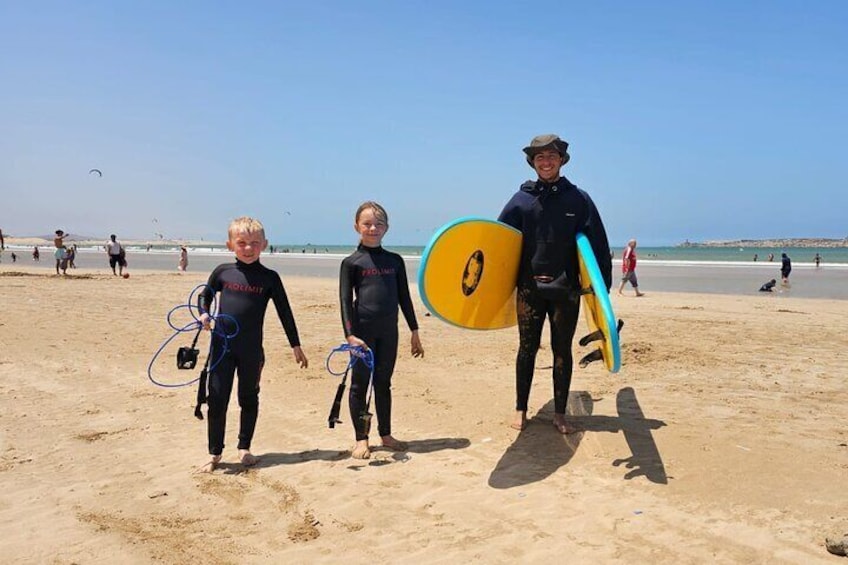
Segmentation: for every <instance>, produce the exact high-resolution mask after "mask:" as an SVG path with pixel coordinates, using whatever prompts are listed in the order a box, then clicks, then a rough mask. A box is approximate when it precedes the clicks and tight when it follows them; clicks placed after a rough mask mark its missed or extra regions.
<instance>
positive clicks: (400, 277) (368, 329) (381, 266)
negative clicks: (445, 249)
mask: <svg viewBox="0 0 848 565" xmlns="http://www.w3.org/2000/svg"><path fill="white" fill-rule="evenodd" d="M339 298H340V300H341V308H342V326H343V327H344V332H345V337H349V336H351V335H355V336H356V337H358V338H360V339H361V340H363V341H364V342H365V343H367V344H368V347H369V348H370V349H371V350H372V351H373V352H374V382H373V386H374V405H375V408H376V411H377V423H378V431H379V433H380V436H381V437H382V436H388V435H391V434H392V422H391V416H392V392H391V386H392V381H391V379H392V373H393V372H394V369H395V360H396V359H397V349H398V306H400V309H401V311H403V316H404V318H406V324H407V325H408V326H409V329H410V330H411V331H415V330H417V329H418V322H417V321H416V319H415V310H414V308H413V306H412V298H411V297H410V296H409V284H408V282H407V278H406V265H405V264H404V262H403V258H402V257H401V256H400V255H398V254H397V253H392V252H391V251H386V250H385V249H383V248H382V247H366V246H364V245H359V247H358V248H357V249H356V251H355V252H354V253H353V254H351V255H349V256H348V257H345V259H344V260H343V261H342V266H341V273H340V275H339ZM369 380H370V374H369V370H368V368H367V367H366V366H365V364H364V363H356V364H355V365H354V366H353V376H352V377H351V383H350V395H349V397H348V404H349V407H350V414H351V419H352V420H353V422H354V429H355V431H356V440H357V441H361V440H364V439H368V432H367V425H366V424H365V421H364V420H363V419H362V418H361V417H360V416H361V415H362V414H363V413H364V412H366V410H367V395H368V383H369Z"/></svg>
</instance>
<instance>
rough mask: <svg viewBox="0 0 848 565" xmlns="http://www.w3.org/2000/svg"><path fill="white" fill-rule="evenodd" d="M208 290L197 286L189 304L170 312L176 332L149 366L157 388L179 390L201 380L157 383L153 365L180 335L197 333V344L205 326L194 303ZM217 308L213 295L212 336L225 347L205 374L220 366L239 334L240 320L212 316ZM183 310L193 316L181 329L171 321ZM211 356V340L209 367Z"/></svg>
mask: <svg viewBox="0 0 848 565" xmlns="http://www.w3.org/2000/svg"><path fill="white" fill-rule="evenodd" d="M206 288H208V285H206V284H201V285H197V286H196V287H195V288H194V290H192V291H191V294H189V295H188V303H186V304H180V305H178V306H174V307H173V308H171V310H170V311H169V312H168V315H167V317H166V320H167V322H168V325H169V326H170V327H171V329H172V330H174V333H173V334H172V335H171V337H169V338H168V339H166V340H165V341H164V342H163V343H162V345H160V346H159V349H158V350H156V353H154V354H153V358H152V359H151V360H150V364H148V365H147V378H149V379H150V382H152V383H153V384H155V385H157V386H161V387H164V388H179V387H184V386H189V385H193V384H194V383H196V382H198V381H199V380H200V378H201V377H197V378H196V379H194V380H191V381H188V382H185V383H179V384H168V383H161V382H159V381H157V380H156V379H155V378H153V363H155V362H156V359H157V358H158V357H159V355H160V354H161V353H162V351H164V349H165V348H166V347H167V346H168V344H169V343H171V342H172V341H173V340H174V339H175V338H176V337H177V336H178V335H180V334H182V333H185V332H192V331H193V332H197V335H196V336H195V338H194V343H197V336H199V335H200V331H201V330H202V329H203V324H202V323H201V321H200V316H201V315H202V314H203V312H202V311H201V309H200V307H199V306H195V304H194V302H195V297H196V296H197V293H198V291H200V290H201V289H206ZM217 306H218V301H217V298H216V297H215V295H214V294H213V295H212V304H211V308H210V312H209V314H210V318H211V319H212V321H213V325H212V334H213V335H217V336H219V337H221V338H222V339H223V341H224V347H223V348H221V353H220V355H218V358H217V359H216V360H215V362H214V363H212V365H211V366H208V368H207V367H204V372H205V371H212V370H213V369H214V368H215V367H216V366H217V365H218V363H220V362H221V360H222V359H223V358H224V355H226V354H227V352H228V351H229V350H230V345H229V344H230V340H231V339H233V338H234V337H236V336H237V335H238V333H239V324H238V320H236V319H235V318H234V317H232V316H230V315H229V314H212V312H215V311H216V310H217ZM183 308H185V309H187V310H188V312H189V314H190V315H191V318H192V321H191V322H189V323H188V324H186V325H185V326H182V327H180V326H177V325H175V324H174V322H172V321H171V316H173V315H174V313H176V312H178V311H180V310H182V309H183ZM228 324H231V326H230V327H232V328H233V331H232V332H230V333H228V332H226V331H225V330H224V327H226V326H227V325H228ZM192 347H194V345H192ZM211 355H212V340H210V342H209V353H208V354H207V357H206V364H207V365H209V358H210V357H211Z"/></svg>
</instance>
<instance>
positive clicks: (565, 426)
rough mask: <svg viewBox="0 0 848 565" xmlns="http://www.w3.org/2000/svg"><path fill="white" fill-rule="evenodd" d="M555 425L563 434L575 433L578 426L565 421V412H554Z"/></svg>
mask: <svg viewBox="0 0 848 565" xmlns="http://www.w3.org/2000/svg"><path fill="white" fill-rule="evenodd" d="M553 424H554V427H555V428H556V429H557V431H558V432H559V433H561V434H573V433H574V432H576V431H578V430H577V428H576V427H575V426H573V425H571V424H569V423H568V422H566V421H565V414H554V421H553Z"/></svg>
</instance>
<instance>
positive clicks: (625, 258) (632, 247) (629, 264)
mask: <svg viewBox="0 0 848 565" xmlns="http://www.w3.org/2000/svg"><path fill="white" fill-rule="evenodd" d="M621 273H622V275H621V284H620V285H618V293H619V294H623V291H624V285H626V284H627V283H630V284H631V286H633V290H635V291H636V296H645V293H643V292H641V291H640V290H639V280H638V279H637V278H636V240H635V239H631V240H630V241H628V242H627V247H625V248H624V252H623V253H622V254H621Z"/></svg>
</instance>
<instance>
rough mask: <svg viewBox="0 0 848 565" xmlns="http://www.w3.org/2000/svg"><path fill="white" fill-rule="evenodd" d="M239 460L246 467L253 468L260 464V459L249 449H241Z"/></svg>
mask: <svg viewBox="0 0 848 565" xmlns="http://www.w3.org/2000/svg"><path fill="white" fill-rule="evenodd" d="M239 459H240V460H241V464H242V465H244V466H245V467H253V466H254V465H256V464H257V463H259V458H258V457H257V456H255V455H254V454H252V453H251V452H250V450H249V449H239Z"/></svg>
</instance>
